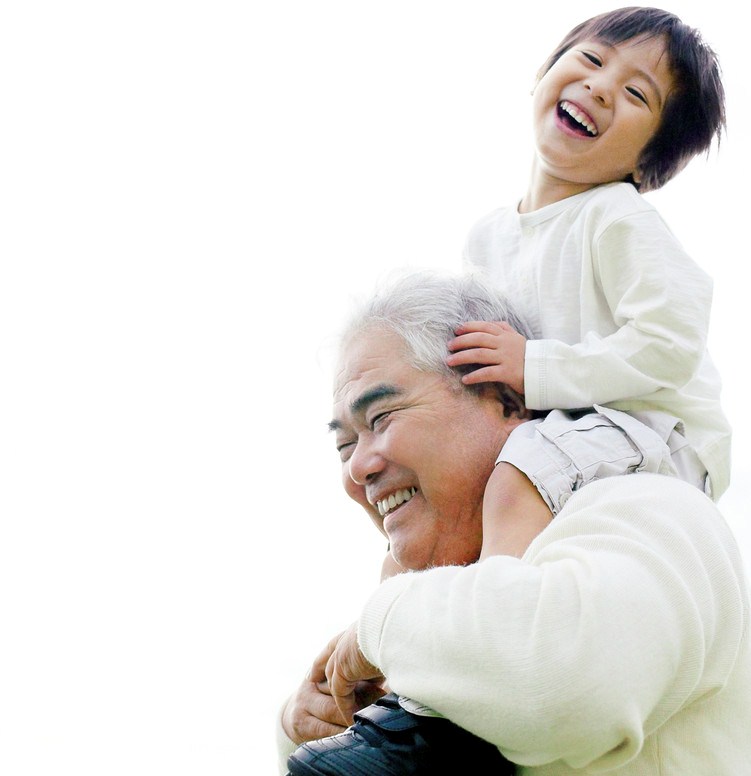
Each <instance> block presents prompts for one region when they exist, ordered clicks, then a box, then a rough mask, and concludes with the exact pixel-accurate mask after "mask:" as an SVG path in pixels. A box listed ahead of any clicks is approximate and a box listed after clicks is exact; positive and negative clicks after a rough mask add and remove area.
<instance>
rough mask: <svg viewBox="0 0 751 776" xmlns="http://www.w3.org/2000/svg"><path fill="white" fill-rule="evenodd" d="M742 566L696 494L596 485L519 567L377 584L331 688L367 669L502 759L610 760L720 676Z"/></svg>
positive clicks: (736, 624)
mask: <svg viewBox="0 0 751 776" xmlns="http://www.w3.org/2000/svg"><path fill="white" fill-rule="evenodd" d="M740 568H742V564H740V561H739V559H738V556H737V550H736V549H735V545H734V543H733V540H732V537H731V536H730V534H729V532H727V529H726V528H725V527H724V523H723V522H722V520H721V518H720V517H719V515H718V514H717V512H716V510H715V508H714V507H713V505H712V504H711V502H710V501H709V500H708V499H706V498H705V497H704V496H703V495H702V494H700V493H699V492H698V491H695V490H694V489H692V488H690V487H689V486H687V485H685V484H684V483H681V482H678V481H677V480H673V479H671V478H665V477H660V476H658V475H629V476H624V477H618V478H611V479H609V480H604V481H600V482H597V483H594V484H591V485H589V486H587V488H584V489H583V490H582V491H580V492H578V493H577V494H575V496H573V497H572V498H571V500H570V501H569V503H568V504H567V505H566V508H565V509H564V510H563V511H562V512H561V513H560V514H559V515H558V516H557V517H556V518H555V520H554V521H553V522H552V523H551V524H550V526H549V527H548V528H547V529H546V530H545V531H544V532H543V533H542V534H541V535H540V536H539V537H538V538H537V539H536V540H535V541H534V542H533V543H532V545H531V546H530V548H529V550H528V551H527V553H526V554H525V556H524V558H522V559H521V560H517V559H515V558H511V557H503V556H499V557H493V558H488V559H487V560H486V561H484V562H482V563H479V564H475V565H473V566H468V567H463V568H459V567H446V568H437V569H431V570H429V571H426V572H421V573H416V574H409V575H401V576H397V577H394V578H393V579H389V580H387V581H386V582H385V583H384V584H383V585H381V587H380V588H379V589H378V590H377V591H376V593H375V594H374V595H373V596H372V598H371V600H370V601H369V603H368V604H367V605H366V607H365V609H364V610H363V613H362V616H361V619H360V621H359V625H358V632H357V635H358V639H359V641H358V642H354V640H352V639H351V638H349V639H348V640H347V641H344V640H343V641H341V642H339V645H338V646H337V649H335V650H334V652H333V654H332V657H331V659H330V660H329V665H328V669H327V673H328V675H329V680H330V684H331V688H332V692H333V693H334V694H335V695H338V694H340V693H341V695H342V696H346V695H347V693H348V690H347V685H349V684H351V683H352V681H353V680H354V679H356V678H357V675H358V670H359V669H358V666H360V665H361V664H364V665H373V664H376V665H378V667H379V668H380V669H381V670H382V671H383V672H384V673H386V674H387V675H388V677H389V683H390V685H391V688H392V689H393V690H394V691H395V692H398V693H401V694H404V695H407V696H409V697H412V698H415V699H416V700H419V701H420V702H422V703H424V704H426V705H428V706H430V707H431V708H434V709H436V710H437V711H439V712H441V713H442V714H444V715H445V716H446V717H448V718H449V719H451V720H452V721H454V722H456V723H457V724H459V725H461V726H462V727H464V728H466V729H468V730H470V731H472V732H473V733H475V734H477V735H479V736H481V737H482V738H485V739H486V740H489V741H492V742H493V743H495V744H496V745H497V746H499V748H500V749H501V750H502V751H503V752H504V754H505V755H506V756H507V757H509V759H512V760H515V761H518V762H527V763H532V762H536V763H543V762H552V761H555V760H564V761H566V762H567V763H569V764H570V765H571V766H572V767H579V768H581V767H586V766H587V765H589V764H592V763H597V765H598V766H599V767H603V768H605V767H616V766H617V765H619V764H621V763H623V762H625V761H626V760H628V759H629V758H630V757H632V756H634V755H635V754H636V753H637V752H638V751H639V749H640V748H641V745H642V743H643V740H644V736H645V735H646V731H648V730H652V729H654V728H655V727H656V726H658V725H659V724H661V723H662V722H664V721H665V720H666V719H667V718H669V717H670V716H671V715H673V714H674V713H676V711H679V710H680V709H681V708H682V707H683V706H684V705H685V704H688V703H690V702H692V701H694V700H696V699H698V698H699V697H701V696H702V695H703V694H704V693H711V692H714V691H716V690H717V689H718V686H720V684H721V683H722V682H723V681H724V680H725V679H726V678H727V674H728V672H729V671H730V669H731V661H732V659H733V658H732V656H733V655H734V652H733V647H737V644H738V643H739V642H740V639H741V633H742V628H743V622H742V620H743V611H744V606H745V604H744V601H743V600H741V599H740V598H738V596H739V595H741V594H740V593H739V592H737V591H740V590H742V589H743V586H742V584H741V583H740V582H739V578H738V574H739V573H740V572H739V569H740ZM710 571H711V573H710ZM720 588H722V590H720ZM719 601H723V602H724V603H723V605H722V606H721V605H720V604H719V603H718V602H719ZM707 633H713V634H715V639H714V641H713V642H712V644H716V645H722V644H724V645H726V647H727V649H726V650H725V651H724V652H723V653H722V654H720V653H719V652H717V653H716V654H715V653H712V654H710V652H709V650H710V646H711V645H709V644H708V643H707V641H706V638H705V636H706V634H707ZM357 644H359V648H358V646H357ZM339 647H341V648H342V650H344V652H343V653H342V654H339ZM717 649H719V648H717ZM355 651H359V652H360V654H361V655H362V657H361V658H356V657H353V656H352V654H348V653H353V652H355ZM710 666H711V670H710V669H709V667H710ZM371 670H372V669H371Z"/></svg>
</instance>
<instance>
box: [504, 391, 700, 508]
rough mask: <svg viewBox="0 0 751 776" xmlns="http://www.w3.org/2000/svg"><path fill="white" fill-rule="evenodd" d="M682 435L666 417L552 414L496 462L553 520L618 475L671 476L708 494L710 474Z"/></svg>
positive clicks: (605, 411)
mask: <svg viewBox="0 0 751 776" xmlns="http://www.w3.org/2000/svg"><path fill="white" fill-rule="evenodd" d="M682 432H683V426H682V424H681V422H680V421H679V420H678V419H677V418H674V417H672V416H670V415H667V414H665V413H662V412H656V411H649V412H639V413H633V414H629V413H625V412H621V411H620V410H614V409H610V408H609V407H600V406H595V407H594V408H593V410H590V411H585V412H573V413H572V412H563V411H561V410H552V411H551V412H550V413H549V414H548V415H546V416H545V417H544V418H541V419H538V420H532V421H529V422H527V423H522V424H521V425H520V426H518V427H517V428H515V429H514V431H513V432H512V433H511V434H510V436H509V438H508V439H507V440H506V444H505V445H504V446H503V449H502V450H501V453H500V455H499V456H498V459H497V460H496V463H500V462H501V461H503V462H506V463H510V464H512V465H513V466H515V467H516V468H517V469H519V470H520V471H522V472H523V473H524V474H526V475H527V477H529V479H530V480H531V481H532V483H533V484H534V486H535V487H536V488H537V490H538V491H539V492H540V495H541V496H542V497H543V498H544V499H545V502H546V503H547V505H548V507H550V509H551V511H552V512H553V514H554V515H555V514H557V513H558V512H559V511H560V510H561V509H562V508H563V505H564V504H565V503H566V501H567V500H568V498H569V496H571V494H572V493H573V492H574V491H576V490H579V488H582V487H584V486H585V485H587V484H588V483H590V482H593V481H594V480H599V479H603V478H604V477H614V476H616V475H619V474H632V473H634V472H642V471H644V472H656V473H658V474H668V475H672V476H676V477H680V478H681V479H684V480H686V481H687V482H689V483H691V484H692V485H695V486H696V487H698V488H699V489H700V490H702V491H704V492H706V491H707V490H708V477H707V472H706V469H705V468H704V465H703V464H702V463H701V461H700V460H699V457H698V456H697V454H696V452H695V451H694V449H693V448H692V447H691V446H690V445H689V444H688V442H687V441H686V438H685V436H683V433H682Z"/></svg>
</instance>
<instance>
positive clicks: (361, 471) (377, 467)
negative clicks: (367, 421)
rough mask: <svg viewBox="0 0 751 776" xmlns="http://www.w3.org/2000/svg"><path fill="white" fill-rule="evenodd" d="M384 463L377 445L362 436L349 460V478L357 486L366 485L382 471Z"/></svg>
mask: <svg viewBox="0 0 751 776" xmlns="http://www.w3.org/2000/svg"><path fill="white" fill-rule="evenodd" d="M385 465H386V461H385V459H384V457H383V455H382V454H381V452H380V451H379V450H378V447H377V445H376V444H375V443H374V442H373V441H371V440H369V439H367V438H363V437H362V436H361V437H360V439H358V440H357V444H356V445H355V449H354V452H353V453H352V455H351V456H350V459H349V476H350V477H351V478H352V480H353V481H354V482H356V483H357V484H358V485H366V484H367V483H368V482H371V481H372V480H373V478H374V477H376V476H377V475H378V474H379V473H380V472H382V471H383V469H384V467H385Z"/></svg>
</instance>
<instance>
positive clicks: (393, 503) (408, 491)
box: [375, 488, 417, 517]
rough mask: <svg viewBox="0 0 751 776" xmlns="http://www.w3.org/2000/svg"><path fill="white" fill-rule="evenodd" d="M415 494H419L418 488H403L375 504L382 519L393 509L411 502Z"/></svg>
mask: <svg viewBox="0 0 751 776" xmlns="http://www.w3.org/2000/svg"><path fill="white" fill-rule="evenodd" d="M415 493H417V488H402V489H401V490H397V491H395V492H394V493H391V494H390V495H389V496H386V497H385V498H382V499H379V500H378V501H376V502H375V506H376V507H377V509H378V513H379V514H380V515H381V517H385V516H386V515H387V514H388V513H389V512H391V510H392V509H396V508H397V507H398V506H401V505H402V504H404V503H406V502H407V501H409V500H410V499H411V498H412V496H414V495H415Z"/></svg>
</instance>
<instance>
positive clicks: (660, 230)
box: [524, 211, 712, 410]
mask: <svg viewBox="0 0 751 776" xmlns="http://www.w3.org/2000/svg"><path fill="white" fill-rule="evenodd" d="M586 250H589V251H591V255H589V256H587V257H586V262H587V263H586V265H585V266H588V267H590V268H591V269H590V271H591V272H592V273H593V283H592V284H591V285H589V284H583V285H582V291H581V294H580V298H578V299H575V300H563V299H561V300H558V303H559V305H560V306H561V308H560V309H561V310H562V311H564V310H565V309H566V308H567V306H570V305H571V304H575V305H576V306H577V307H580V308H581V311H580V315H581V326H582V331H581V339H580V341H579V342H577V343H576V344H567V343H565V342H562V341H560V340H557V339H538V340H530V341H529V342H528V343H527V350H526V356H525V365H524V381H525V399H526V404H527V406H528V407H530V408H531V409H541V410H545V409H553V408H559V409H572V408H575V407H584V406H591V405H593V404H606V403H610V402H616V401H619V400H623V399H632V398H634V397H644V396H647V395H650V394H653V393H654V392H656V391H659V390H660V389H663V388H667V389H670V390H680V389H681V387H683V386H684V385H685V384H686V383H688V381H689V380H691V378H692V377H693V376H694V375H695V374H696V372H697V371H698V369H699V367H700V365H701V362H702V360H703V359H704V357H705V352H706V338H707V332H708V328H709V316H710V309H711V303H712V282H711V279H710V278H709V276H708V275H707V274H706V273H705V272H704V271H703V270H702V269H701V268H700V267H699V266H698V265H697V264H695V263H694V262H693V261H692V260H691V259H690V258H689V257H688V256H687V255H686V254H685V252H684V251H683V249H682V248H681V246H680V244H679V243H678V241H677V240H676V239H675V237H674V236H673V235H672V234H671V233H670V231H669V230H668V229H667V227H666V226H665V225H664V222H663V221H662V219H661V218H660V216H659V215H658V214H657V213H656V212H654V211H646V212H642V213H639V214H633V215H631V216H629V217H627V218H622V219H620V220H616V221H615V222H612V223H610V224H608V226H607V227H606V228H604V229H602V230H601V231H599V232H596V233H595V234H594V235H593V238H592V241H591V244H590V245H589V246H585V251H586ZM592 288H597V289H598V290H597V292H596V293H595V292H593V291H592V290H591V289H592ZM553 315H555V312H554V313H553ZM595 329H596V330H595ZM608 329H609V330H610V333H608Z"/></svg>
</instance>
